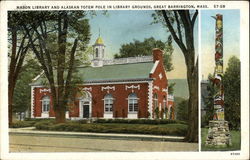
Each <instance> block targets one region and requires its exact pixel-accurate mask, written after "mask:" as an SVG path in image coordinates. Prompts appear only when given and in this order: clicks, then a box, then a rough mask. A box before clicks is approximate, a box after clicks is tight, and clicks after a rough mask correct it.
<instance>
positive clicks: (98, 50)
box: [92, 35, 105, 67]
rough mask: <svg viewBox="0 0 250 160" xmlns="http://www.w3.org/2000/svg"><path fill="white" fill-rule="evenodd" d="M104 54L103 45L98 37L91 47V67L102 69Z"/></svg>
mask: <svg viewBox="0 0 250 160" xmlns="http://www.w3.org/2000/svg"><path fill="white" fill-rule="evenodd" d="M104 53H105V45H104V43H103V40H102V38H101V37H100V35H99V37H98V38H97V39H96V41H95V44H94V45H93V61H92V66H93V67H102V66H103V59H104Z"/></svg>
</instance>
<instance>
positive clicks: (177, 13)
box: [152, 10, 198, 142]
mask: <svg viewBox="0 0 250 160" xmlns="http://www.w3.org/2000/svg"><path fill="white" fill-rule="evenodd" d="M152 16H153V18H154V21H153V23H159V22H160V23H162V24H163V25H164V26H165V27H166V28H167V31H169V32H170V34H171V36H172V37H173V39H174V41H175V42H176V43H177V45H178V46H179V47H180V49H181V51H182V53H183V56H184V59H185V64H186V67H187V80H188V88H189V102H188V116H189V121H188V124H189V128H188V132H187V135H186V140H187V141H189V142H198V57H197V58H196V54H195V45H194V25H195V22H196V19H197V16H198V10H161V11H156V12H155V14H153V15H152Z"/></svg>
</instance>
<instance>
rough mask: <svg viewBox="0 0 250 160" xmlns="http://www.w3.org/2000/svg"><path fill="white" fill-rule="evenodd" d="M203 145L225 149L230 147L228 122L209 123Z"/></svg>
mask: <svg viewBox="0 0 250 160" xmlns="http://www.w3.org/2000/svg"><path fill="white" fill-rule="evenodd" d="M205 145H206V146H218V147H227V146H231V145H232V140H231V135H230V131H229V127H228V121H224V120H219V121H218V120H213V121H209V130H208V136H207V140H206V143H205Z"/></svg>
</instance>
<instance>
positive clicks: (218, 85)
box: [213, 14, 224, 120]
mask: <svg viewBox="0 0 250 160" xmlns="http://www.w3.org/2000/svg"><path fill="white" fill-rule="evenodd" d="M213 18H215V20H216V25H215V31H216V34H215V36H216V37H215V70H214V80H213V83H214V85H215V91H216V94H215V96H214V117H213V119H214V120H224V89H223V85H222V76H223V23H222V15H221V14H217V15H216V17H213Z"/></svg>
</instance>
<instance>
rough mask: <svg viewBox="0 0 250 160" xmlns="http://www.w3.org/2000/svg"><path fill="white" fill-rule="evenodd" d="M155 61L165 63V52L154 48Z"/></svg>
mask: <svg viewBox="0 0 250 160" xmlns="http://www.w3.org/2000/svg"><path fill="white" fill-rule="evenodd" d="M153 60H154V62H155V61H158V60H159V61H161V62H163V51H162V50H160V49H159V48H154V49H153Z"/></svg>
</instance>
